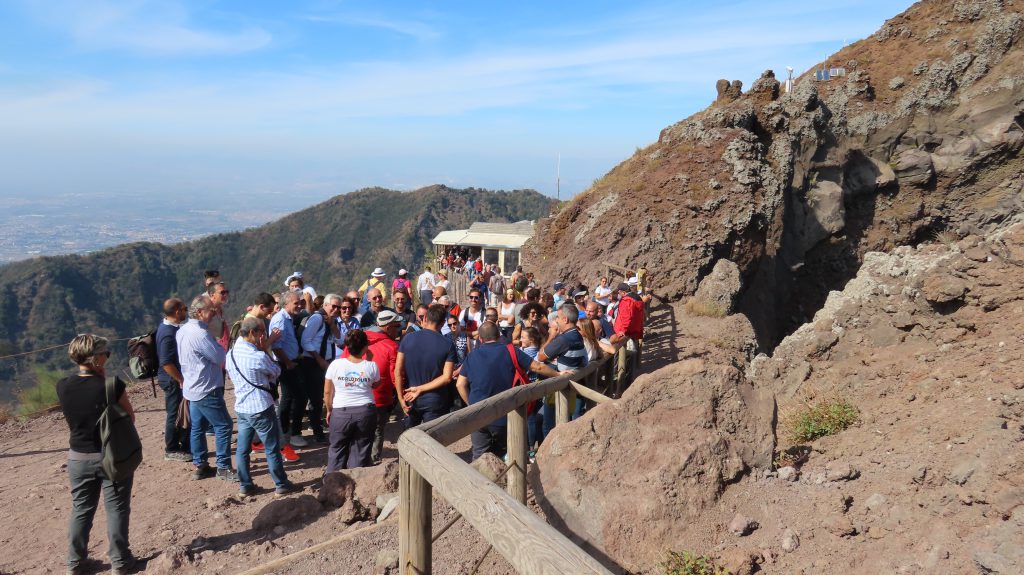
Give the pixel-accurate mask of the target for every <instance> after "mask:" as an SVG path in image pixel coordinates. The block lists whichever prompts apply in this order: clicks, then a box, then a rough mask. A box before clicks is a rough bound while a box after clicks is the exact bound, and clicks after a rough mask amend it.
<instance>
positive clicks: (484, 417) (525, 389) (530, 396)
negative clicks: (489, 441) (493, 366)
mask: <svg viewBox="0 0 1024 575" xmlns="http://www.w3.org/2000/svg"><path fill="white" fill-rule="evenodd" d="M606 361H609V358H604V359H601V360H599V361H594V362H591V363H590V364H589V365H587V367H584V368H583V369H581V370H579V371H575V372H573V373H572V374H569V375H560V376H558V377H551V378H548V379H543V380H541V381H537V382H534V383H531V384H528V385H521V386H519V387H513V388H512V389H508V390H505V391H503V392H501V393H499V394H498V395H495V396H493V397H489V398H487V399H485V400H483V401H480V402H477V403H474V404H473V405H470V406H468V407H464V408H462V409H460V410H458V411H453V412H452V413H449V414H447V415H442V416H441V417H439V418H437V419H435V420H433V421H428V422H427V423H423V424H420V425H419V426H417V427H416V429H419V430H420V431H422V432H424V433H426V434H427V435H429V436H430V437H432V438H433V439H434V441H437V442H438V443H440V444H441V445H451V444H452V443H455V442H456V441H458V440H460V439H462V438H463V437H466V436H467V435H469V434H470V433H472V432H474V431H476V430H478V429H480V428H482V427H484V426H486V425H490V423H491V422H492V421H494V420H495V419H499V418H501V417H505V415H506V414H508V413H509V412H510V411H513V410H514V409H516V408H517V407H519V406H522V405H526V404H527V403H529V402H531V401H536V400H538V399H540V398H542V397H544V396H546V395H548V394H551V393H554V392H556V391H561V390H563V389H565V388H566V387H568V386H569V383H570V382H571V381H582V380H584V379H586V377H587V376H589V375H590V374H591V373H594V372H595V371H597V369H598V368H599V367H600V366H602V365H604V362H606ZM593 393H595V394H596V393H597V392H596V391H595V392H593ZM601 397H603V398H604V399H605V400H608V399H610V398H607V397H605V396H601ZM588 399H590V398H588Z"/></svg>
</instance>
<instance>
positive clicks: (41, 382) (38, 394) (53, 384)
mask: <svg viewBox="0 0 1024 575" xmlns="http://www.w3.org/2000/svg"><path fill="white" fill-rule="evenodd" d="M35 374H36V384H35V385H34V386H32V387H29V388H27V389H23V390H21V391H19V392H18V415H20V416H22V417H24V416H28V415H35V414H38V413H39V412H42V411H45V410H47V409H49V408H51V407H53V406H55V405H57V403H58V400H57V382H58V381H60V378H61V377H62V375H63V374H62V373H61V372H59V371H56V370H49V369H46V368H43V367H37V368H36V369H35Z"/></svg>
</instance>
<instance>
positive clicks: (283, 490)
mask: <svg viewBox="0 0 1024 575" xmlns="http://www.w3.org/2000/svg"><path fill="white" fill-rule="evenodd" d="M300 491H302V488H301V487H299V486H298V485H295V484H294V483H292V482H290V481H289V482H288V483H285V484H284V485H282V486H281V487H278V488H277V489H275V490H274V495H277V496H279V497H280V496H282V495H288V494H289V493H298V492H300Z"/></svg>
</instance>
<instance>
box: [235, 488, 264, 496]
mask: <svg viewBox="0 0 1024 575" xmlns="http://www.w3.org/2000/svg"><path fill="white" fill-rule="evenodd" d="M258 492H259V488H258V487H256V486H255V485H243V486H241V487H239V488H238V494H239V495H241V496H242V497H251V496H253V495H256V493H258Z"/></svg>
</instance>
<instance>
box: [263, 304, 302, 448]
mask: <svg viewBox="0 0 1024 575" xmlns="http://www.w3.org/2000/svg"><path fill="white" fill-rule="evenodd" d="M301 302H302V294H301V292H298V291H294V290H293V291H287V292H284V293H283V294H281V310H280V311H278V312H277V313H275V314H274V317H272V318H270V329H271V330H278V333H280V334H281V335H280V337H278V339H277V341H275V342H274V343H273V344H272V345H271V346H270V349H272V350H273V352H274V355H276V356H277V362H278V363H279V364H281V434H282V441H283V442H284V443H287V444H289V445H291V446H292V447H306V446H307V445H309V444H308V443H306V440H305V439H302V427H301V425H302V413H303V412H304V411H306V400H307V398H306V393H305V391H304V390H303V384H302V372H301V370H300V369H299V363H298V361H299V356H300V355H301V354H302V349H301V348H300V347H299V340H298V339H297V338H296V337H295V327H294V323H293V321H294V315H295V314H297V313H298V312H299V306H300V305H301ZM293 434H294V435H293Z"/></svg>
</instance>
